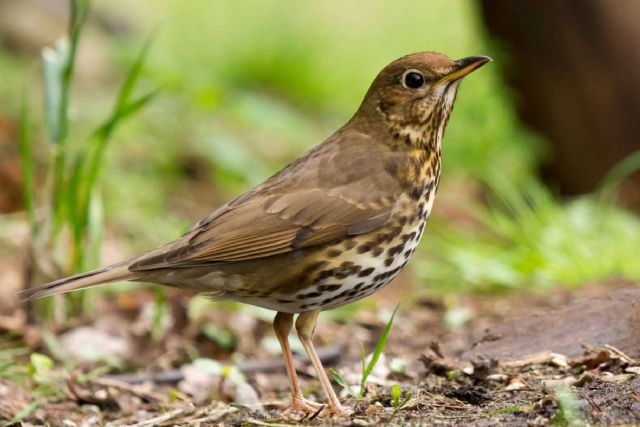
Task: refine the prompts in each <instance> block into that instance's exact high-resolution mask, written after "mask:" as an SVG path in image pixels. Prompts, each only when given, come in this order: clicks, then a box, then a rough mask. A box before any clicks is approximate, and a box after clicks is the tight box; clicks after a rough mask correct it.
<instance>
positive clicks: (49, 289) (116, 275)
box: [17, 263, 136, 301]
mask: <svg viewBox="0 0 640 427" xmlns="http://www.w3.org/2000/svg"><path fill="white" fill-rule="evenodd" d="M135 278H136V274H135V273H132V272H131V271H129V269H128V263H121V264H114V265H110V266H108V267H103V268H99V269H97V270H92V271H88V272H86V273H80V274H76V275H75V276H70V277H65V278H63V279H59V280H56V281H54V282H50V283H46V284H44V285H40V286H35V287H33V288H29V289H25V290H23V291H20V292H18V293H17V296H18V297H19V298H20V299H21V300H23V301H28V300H36V299H40V298H44V297H48V296H51V295H57V294H62V293H65V292H70V291H75V290H78V289H86V288H91V287H94V286H99V285H104V284H107V283H110V282H115V281H117V280H132V279H135Z"/></svg>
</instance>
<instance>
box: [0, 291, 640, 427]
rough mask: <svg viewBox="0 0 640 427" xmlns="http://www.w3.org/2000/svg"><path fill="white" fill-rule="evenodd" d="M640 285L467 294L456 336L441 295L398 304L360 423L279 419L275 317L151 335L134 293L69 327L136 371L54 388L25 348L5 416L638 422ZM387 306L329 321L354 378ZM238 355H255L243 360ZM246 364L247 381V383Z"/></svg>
mask: <svg viewBox="0 0 640 427" xmlns="http://www.w3.org/2000/svg"><path fill="white" fill-rule="evenodd" d="M638 292H639V291H638V288H634V287H632V288H627V289H618V290H613V291H612V290H611V289H606V288H598V290H597V292H593V293H594V294H595V295H594V296H593V297H591V298H587V299H578V300H576V299H575V298H574V296H573V294H568V293H566V292H562V293H558V294H554V295H550V296H547V297H535V298H533V297H530V298H527V297H522V296H505V297H501V298H496V297H492V298H488V297H487V298H482V297H476V298H472V299H469V301H462V304H463V305H464V304H467V305H466V307H467V308H468V309H469V310H471V312H472V313H473V316H472V317H471V321H470V322H468V323H466V324H465V325H464V326H462V327H459V328H458V329H455V330H450V329H448V328H447V327H446V321H445V320H446V316H447V310H448V309H447V308H446V306H445V305H444V304H443V303H442V302H440V301H437V300H430V299H425V300H422V301H419V302H418V303H417V304H416V305H415V306H414V307H411V308H406V309H404V310H400V311H399V312H398V316H397V318H396V322H395V325H394V329H393V332H392V334H391V338H390V341H389V344H388V345H387V349H386V351H385V355H384V357H382V358H381V360H380V362H379V364H378V366H376V369H375V370H374V372H372V374H371V376H370V377H369V379H368V382H367V385H366V392H365V393H364V397H362V398H359V399H357V398H354V397H351V396H349V394H348V393H347V392H346V391H345V390H341V391H340V392H341V397H342V400H343V403H345V404H346V405H348V406H350V407H352V408H353V409H354V416H353V417H352V418H350V419H331V418H325V417H324V416H323V415H322V414H315V416H314V415H312V416H308V417H306V418H302V416H301V415H300V417H299V418H296V417H295V415H297V414H294V417H293V418H284V417H282V412H283V411H284V409H286V408H287V405H288V402H289V395H288V382H287V378H286V375H285V374H284V366H283V364H282V359H281V358H280V356H279V355H278V354H277V353H278V352H277V349H276V351H274V350H273V349H272V348H271V347H272V344H273V342H272V340H273V338H272V333H271V331H270V327H269V322H268V319H265V320H260V318H259V317H256V316H254V315H250V314H248V313H246V312H244V311H240V312H225V311H222V310H221V311H218V312H215V313H208V314H207V316H205V319H204V320H203V322H205V324H209V323H212V324H215V325H218V326H219V327H220V328H221V330H224V331H227V332H228V333H229V334H230V337H228V338H229V339H226V338H224V337H225V335H224V334H222V333H221V332H220V331H219V330H208V333H209V335H210V336H213V337H214V338H215V337H218V338H217V339H203V337H202V330H203V329H204V330H207V329H206V328H200V327H195V325H194V324H192V323H189V322H178V321H177V320H175V321H174V322H173V327H172V328H170V329H169V331H168V332H167V334H166V337H165V338H164V339H163V340H162V341H161V342H159V343H154V342H153V341H152V340H150V339H149V338H148V331H147V328H146V327H145V326H144V325H145V324H144V322H143V318H144V314H137V315H134V314H132V313H138V312H140V313H144V312H145V309H144V305H145V304H146V303H147V302H148V301H149V300H150V297H149V296H145V294H144V293H140V294H138V295H137V296H136V294H133V295H134V296H133V297H127V298H126V301H124V302H123V301H115V303H114V302H112V303H109V304H105V307H108V311H109V313H110V314H108V315H107V313H106V312H105V313H101V314H100V316H99V317H100V318H101V319H102V320H101V321H98V322H95V323H93V324H84V325H81V326H78V327H76V328H75V329H72V330H70V331H66V332H62V333H61V335H59V337H64V336H65V334H66V336H77V337H82V336H83V334H79V333H77V332H75V331H76V330H78V329H79V328H94V329H95V330H96V331H97V330H99V331H100V333H98V332H96V333H95V334H93V338H95V337H97V336H103V335H104V336H107V337H109V336H113V337H114V339H115V338H118V340H120V341H117V342H122V343H125V344H122V345H125V346H126V343H127V342H129V341H133V342H134V344H132V345H134V351H132V352H131V353H132V355H131V358H130V360H129V361H128V363H129V366H131V368H129V369H128V372H123V370H122V368H120V369H114V368H113V367H112V368H107V370H110V371H111V372H106V370H105V371H100V370H99V369H101V368H100V367H101V366H104V364H103V363H101V362H85V363H82V364H79V365H77V366H76V367H75V368H74V369H73V370H64V369H62V368H59V369H58V368H55V369H54V370H53V371H52V372H51V373H49V374H50V375H52V379H51V381H50V383H49V386H52V385H53V386H54V387H53V388H54V390H53V391H54V393H51V390H46V391H47V393H44V392H43V389H42V385H41V384H40V385H39V384H38V378H37V377H34V375H33V372H31V371H32V370H33V367H29V366H28V363H29V361H28V354H25V355H24V356H18V357H16V358H15V359H14V360H15V363H16V367H19V366H24V369H23V370H22V371H20V369H18V368H16V369H17V371H16V370H13V371H11V372H22V374H21V376H20V375H17V374H16V375H14V377H13V378H11V379H10V380H9V379H3V380H2V382H0V402H1V403H0V419H3V420H8V419H10V418H12V417H14V416H16V415H17V414H20V413H21V412H22V413H23V415H24V418H23V423H24V425H38V424H42V423H45V422H47V423H49V424H50V425H54V426H56V425H60V426H62V425H65V426H70V425H78V426H79V425H83V426H92V425H104V424H106V423H109V424H110V425H114V426H117V425H137V426H141V427H142V426H155V425H158V426H162V425H185V426H186V425H202V426H207V425H220V424H222V425H273V424H301V423H302V424H309V425H326V424H338V425H379V424H388V425H404V424H407V423H422V424H425V425H456V426H457V425H468V426H489V425H497V424H499V425H512V426H531V425H548V424H549V423H551V422H554V423H557V424H558V425H570V424H572V423H575V422H580V421H581V422H587V423H592V424H599V425H614V424H634V423H640V362H639V361H638V360H637V358H638V355H639V354H640V351H639V350H640V340H639V339H638V337H637V334H636V332H637V329H634V328H632V325H634V324H636V323H634V322H636V319H637V317H636V316H637V312H638V310H637V309H635V308H636V307H637V305H635V304H637V295H638ZM585 293H587V294H589V293H592V292H591V290H589V289H588V290H586V291H585ZM172 297H173V296H171V295H170V298H172ZM180 301H182V300H176V301H174V302H172V304H171V306H172V307H173V308H174V311H176V310H177V311H176V312H175V313H174V316H173V318H174V319H180V318H183V317H184V315H181V314H180V310H181V307H184V305H183V304H181V303H179V302H180ZM471 301H472V302H471ZM138 305H142V307H138ZM532 306H534V307H535V308H534V309H532V310H533V311H536V312H538V313H539V314H538V315H533V314H523V313H527V312H526V311H524V309H523V307H526V308H527V309H530V307H532ZM118 307H119V308H118ZM505 307H506V308H505ZM545 307H546V308H545ZM541 310H542V311H541ZM387 314H388V313H385V312H383V313H382V315H376V314H375V313H372V312H370V311H362V312H358V313H356V314H354V315H353V316H352V317H351V320H349V321H348V322H346V323H341V322H329V321H326V320H325V321H323V322H322V323H321V324H320V325H319V328H318V333H317V342H318V343H319V345H320V346H321V351H320V353H321V357H322V358H323V360H324V362H325V364H326V366H327V367H333V368H335V369H336V370H337V371H339V372H340V373H341V374H342V375H343V376H344V377H345V378H347V379H348V381H349V382H350V383H351V384H357V383H358V380H359V365H360V360H359V351H360V349H359V347H360V343H364V345H365V348H366V349H368V350H371V349H372V348H373V347H374V346H375V342H376V340H377V338H378V337H379V335H380V331H381V330H382V328H383V327H384V324H385V321H386V319H387V318H388V316H387ZM136 316H137V317H136ZM105 319H106V320H105ZM603 319H604V320H603ZM107 320H108V321H107ZM118 325H119V326H118ZM541 325H542V326H541ZM123 330H127V331H128V332H127V334H125V333H123V332H122V331H123ZM585 331H591V332H592V335H588V334H586V332H585ZM607 331H608V332H607ZM27 332H28V331H27ZM25 333H26V332H25ZM216 334H217V335H216ZM31 335H34V334H33V333H32V334H31ZM89 335H91V334H89ZM221 337H222V338H221ZM487 337H490V339H487ZM491 337H493V338H491ZM480 338H482V339H480ZM76 339H80V338H76ZM105 339H107V338H105ZM545 340H546V341H545ZM38 342H39V343H40V344H38ZM43 342H44V340H40V341H33V340H31V344H30V346H31V350H33V349H37V350H40V351H46V350H45V349H44V348H38V346H39V345H42V343H43ZM60 342H62V343H65V342H66V341H64V340H63V339H62V338H61V339H60ZM141 343H142V344H141ZM323 343H325V345H324V346H323V345H322V344H323ZM328 343H330V345H326V344H328ZM533 343H535V344H533ZM74 345H80V344H74ZM4 347H6V348H8V346H7V345H5V346H4ZM105 348H106V346H105ZM563 351H564V352H563ZM0 353H1V351H0ZM124 354H129V353H124ZM194 354H197V355H199V356H200V357H202V356H206V357H210V358H211V359H213V358H215V359H217V360H228V361H227V362H221V365H220V366H221V367H223V368H224V369H226V370H227V371H226V372H227V374H225V375H218V374H216V373H215V370H216V369H217V368H216V365H211V362H207V363H208V365H207V364H204V365H202V363H200V365H198V363H195V362H193V357H194V356H193V355H194ZM241 354H244V355H247V354H249V355H251V356H250V357H245V358H244V360H239V359H237V358H238V356H239V355H241ZM127 357H128V356H127ZM232 357H233V358H235V359H236V360H235V362H233V363H232V362H230V361H229V360H230V359H231V358H232ZM305 359H306V358H304V357H301V356H300V357H298V368H299V373H300V375H301V378H302V382H303V387H304V392H305V394H306V395H307V396H308V397H309V398H311V399H315V400H318V401H322V400H323V396H322V393H321V390H320V387H319V384H318V382H317V380H316V379H315V377H314V375H313V373H312V371H311V370H310V369H309V366H308V363H307V362H306V360H305ZM207 360H209V359H207ZM125 366H126V365H125ZM203 366H205V368H206V369H204V371H198V369H203ZM207 366H208V368H207ZM30 369H31V371H30ZM97 369H98V370H97ZM207 369H209V370H210V371H207ZM211 370H212V371H211ZM236 371H237V372H239V373H242V374H243V376H244V379H241V380H237V378H240V376H237V374H233V373H232V372H236ZM3 372H4V371H3ZM230 372H231V373H230ZM234 378H235V379H234ZM396 387H397V389H396ZM336 389H340V387H339V386H337V385H336ZM394 389H396V392H395V393H394V392H392V390H394ZM397 390H399V391H400V392H399V393H397ZM211 402H213V403H211ZM25 411H26V412H27V413H26V414H25Z"/></svg>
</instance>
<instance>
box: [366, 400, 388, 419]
mask: <svg viewBox="0 0 640 427" xmlns="http://www.w3.org/2000/svg"><path fill="white" fill-rule="evenodd" d="M381 412H384V408H383V407H381V406H380V405H378V402H376V404H375V405H369V406H368V407H367V410H366V411H365V413H366V414H367V416H368V417H370V416H372V415H377V414H379V413H381Z"/></svg>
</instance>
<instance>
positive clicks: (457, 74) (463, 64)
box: [438, 56, 493, 83]
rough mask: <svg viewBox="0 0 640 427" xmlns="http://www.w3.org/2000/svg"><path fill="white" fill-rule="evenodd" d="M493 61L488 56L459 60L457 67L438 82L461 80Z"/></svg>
mask: <svg viewBox="0 0 640 427" xmlns="http://www.w3.org/2000/svg"><path fill="white" fill-rule="evenodd" d="M491 61H493V59H491V58H489V57H488V56H469V57H468V58H462V59H459V60H457V61H455V63H456V65H455V66H454V67H453V68H452V69H451V71H449V72H448V73H447V74H445V75H444V76H443V77H442V78H441V79H440V80H438V83H444V82H452V81H456V80H459V79H461V78H463V77H464V76H466V75H467V74H469V73H471V72H472V71H475V70H477V69H478V68H480V67H482V66H483V65H484V64H486V63H487V62H491Z"/></svg>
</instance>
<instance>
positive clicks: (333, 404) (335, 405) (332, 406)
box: [296, 310, 351, 416]
mask: <svg viewBox="0 0 640 427" xmlns="http://www.w3.org/2000/svg"><path fill="white" fill-rule="evenodd" d="M318 314H320V310H314V311H307V312H304V313H301V314H300V315H299V316H298V318H297V319H296V331H297V332H298V337H299V338H300V342H302V345H303V346H304V349H305V350H306V352H307V354H308V355H309V359H310V360H311V363H312V364H313V368H314V369H315V371H316V373H317V374H318V378H319V379H320V384H321V385H322V389H323V390H324V392H325V393H326V395H327V398H328V400H329V402H328V404H329V410H330V411H331V412H333V413H335V414H336V415H342V416H349V415H351V411H349V410H348V409H347V408H345V407H344V406H342V405H341V404H340V400H338V396H336V392H335V391H333V387H332V386H331V382H330V381H329V377H328V376H327V373H326V372H325V370H324V368H323V367H322V362H321V361H320V358H319V357H318V353H317V352H316V348H315V347H314V346H313V334H314V332H315V329H316V319H317V318H318Z"/></svg>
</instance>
